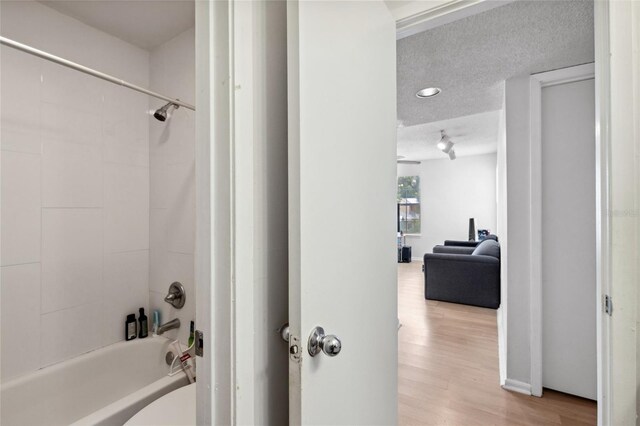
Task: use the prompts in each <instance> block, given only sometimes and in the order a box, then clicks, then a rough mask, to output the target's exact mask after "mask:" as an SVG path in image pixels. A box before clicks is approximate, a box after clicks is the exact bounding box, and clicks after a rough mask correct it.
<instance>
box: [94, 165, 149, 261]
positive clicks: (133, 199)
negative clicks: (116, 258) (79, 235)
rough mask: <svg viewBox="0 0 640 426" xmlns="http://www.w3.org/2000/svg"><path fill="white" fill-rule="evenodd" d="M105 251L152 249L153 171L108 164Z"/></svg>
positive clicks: (105, 190)
mask: <svg viewBox="0 0 640 426" xmlns="http://www.w3.org/2000/svg"><path fill="white" fill-rule="evenodd" d="M104 224H105V251H106V252H107V253H112V252H119V251H131V250H147V249H149V169H146V168H142V167H132V166H125V165H121V164H107V165H105V178H104Z"/></svg>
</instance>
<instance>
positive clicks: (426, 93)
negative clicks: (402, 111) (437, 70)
mask: <svg viewBox="0 0 640 426" xmlns="http://www.w3.org/2000/svg"><path fill="white" fill-rule="evenodd" d="M440 92H441V90H440V88H439V87H427V88H425V89H422V90H419V91H418V93H416V96H417V97H419V98H431V97H433V96H436V95H437V94H438V93H440Z"/></svg>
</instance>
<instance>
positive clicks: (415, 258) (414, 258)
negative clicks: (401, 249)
mask: <svg viewBox="0 0 640 426" xmlns="http://www.w3.org/2000/svg"><path fill="white" fill-rule="evenodd" d="M411 261H412V262H422V258H421V257H412V258H411Z"/></svg>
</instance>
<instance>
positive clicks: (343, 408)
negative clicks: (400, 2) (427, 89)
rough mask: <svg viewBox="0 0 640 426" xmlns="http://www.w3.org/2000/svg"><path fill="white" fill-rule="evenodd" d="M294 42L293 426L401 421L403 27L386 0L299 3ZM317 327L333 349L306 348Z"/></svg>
mask: <svg viewBox="0 0 640 426" xmlns="http://www.w3.org/2000/svg"><path fill="white" fill-rule="evenodd" d="M287 44H288V80H289V83H288V90H289V95H288V96H289V234H290V237H289V253H290V254H289V256H290V258H289V261H290V274H289V280H290V284H289V321H290V327H291V328H290V330H291V338H290V352H294V354H293V355H290V370H289V380H290V388H289V390H290V422H291V423H292V424H325V425H326V424H332V425H333V424H350V425H357V424H385V425H389V424H395V423H396V422H397V408H396V407H397V401H396V393H397V303H396V299H397V296H396V279H397V278H396V268H397V265H396V246H395V231H396V230H395V227H396V218H395V214H396V209H395V196H396V195H395V191H396V165H395V160H396V158H395V157H396V90H395V85H396V73H395V70H396V64H395V62H396V59H395V44H396V42H395V23H394V21H393V18H392V17H391V15H390V13H389V11H388V10H387V8H386V6H385V4H384V2H382V1H367V2H321V1H317V2H315V1H301V2H296V1H291V2H289V3H288V10H287ZM316 326H321V327H323V328H324V330H325V331H326V334H328V335H335V336H337V337H338V338H339V339H340V341H341V343H342V348H341V350H340V353H339V354H338V355H337V356H335V357H330V356H327V355H326V354H325V353H323V352H322V351H321V352H320V353H319V354H317V355H316V356H313V357H312V356H311V355H310V354H309V352H308V339H309V336H310V334H311V332H312V330H313V329H314V328H315V327H316ZM325 341H326V342H327V345H326V346H325V348H326V349H327V350H330V348H329V346H330V343H331V342H330V340H329V339H327V340H325Z"/></svg>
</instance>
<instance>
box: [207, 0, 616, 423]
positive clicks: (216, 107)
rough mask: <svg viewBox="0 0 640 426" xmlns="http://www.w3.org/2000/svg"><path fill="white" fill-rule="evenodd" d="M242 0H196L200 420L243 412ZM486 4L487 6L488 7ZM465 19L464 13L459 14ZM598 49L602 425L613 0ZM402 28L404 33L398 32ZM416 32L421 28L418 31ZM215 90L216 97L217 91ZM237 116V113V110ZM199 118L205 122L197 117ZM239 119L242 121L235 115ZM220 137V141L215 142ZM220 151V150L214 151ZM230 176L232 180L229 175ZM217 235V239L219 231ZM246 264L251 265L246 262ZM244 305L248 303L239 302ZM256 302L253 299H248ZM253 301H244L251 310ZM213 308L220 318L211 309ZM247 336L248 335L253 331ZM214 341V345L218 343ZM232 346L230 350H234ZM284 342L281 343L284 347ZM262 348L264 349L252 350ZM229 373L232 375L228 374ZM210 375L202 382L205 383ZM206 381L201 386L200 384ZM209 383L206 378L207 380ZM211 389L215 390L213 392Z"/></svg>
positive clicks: (426, 13) (432, 16)
mask: <svg viewBox="0 0 640 426" xmlns="http://www.w3.org/2000/svg"><path fill="white" fill-rule="evenodd" d="M235 2H236V1H235V0H226V1H213V0H208V1H204V2H196V52H197V55H198V56H199V59H197V64H198V67H197V72H198V70H199V71H200V72H199V73H198V74H197V75H196V82H197V102H196V105H197V119H196V120H197V121H196V153H197V155H196V193H197V199H198V201H197V212H196V224H197V229H198V232H197V239H196V247H197V250H196V252H197V255H196V288H197V292H198V302H197V318H198V321H197V322H198V324H199V325H198V327H199V329H201V330H203V331H204V332H205V354H207V353H209V354H210V358H209V359H207V358H206V355H205V358H204V359H202V360H201V361H204V362H200V363H199V371H198V374H199V375H200V377H203V376H206V377H208V378H210V381H209V383H210V384H211V385H210V387H208V388H205V389H204V391H201V390H200V389H201V388H202V386H200V385H199V386H198V396H197V418H198V424H213V423H216V424H218V423H220V424H230V423H232V424H235V423H236V418H235V415H233V413H234V412H236V411H239V409H240V405H236V404H240V401H241V400H242V399H240V400H239V399H238V398H237V397H236V386H233V385H232V384H233V382H234V379H232V377H233V376H232V372H233V371H237V370H236V367H237V362H238V360H237V359H236V357H237V354H236V353H235V351H234V348H235V341H236V339H239V340H241V339H242V337H243V336H245V335H246V333H247V332H248V330H247V329H246V328H242V327H238V324H235V322H233V321H232V320H234V315H233V313H234V312H235V306H236V304H237V303H238V300H239V299H238V298H239V297H244V296H246V297H249V296H248V295H246V294H245V295H244V296H243V293H242V292H240V293H237V291H236V290H237V288H236V286H237V283H236V282H235V281H234V280H233V279H232V265H233V257H234V255H233V253H235V250H236V246H235V239H234V230H233V228H232V220H233V219H232V206H231V203H232V200H235V201H240V200H244V201H250V200H249V198H246V197H251V196H252V195H251V194H248V193H246V192H243V193H240V192H238V191H237V188H235V187H234V185H233V183H232V182H233V179H232V175H231V170H232V168H233V167H235V166H237V160H238V158H237V157H233V156H232V155H231V153H232V152H235V147H234V141H233V137H232V133H233V132H232V130H231V126H232V124H231V123H232V115H233V114H232V112H231V109H232V107H231V105H233V97H234V90H233V88H234V85H233V84H232V77H231V75H232V73H231V70H232V58H231V53H230V50H231V49H236V51H238V49H250V46H244V47H238V46H236V45H235V44H234V41H235V40H234V34H233V31H232V29H231V28H230V27H232V23H231V22H232V17H233V10H232V9H233V8H232V7H231V6H232V5H233V4H234V3H235ZM482 3H485V1H483V0H474V1H465V0H452V1H448V2H441V3H438V4H436V5H434V4H430V3H428V2H424V6H422V7H423V9H422V10H421V11H419V12H418V13H415V14H412V15H407V16H402V17H400V18H398V17H396V23H397V28H398V38H401V37H403V36H407V35H410V34H409V33H408V32H407V30H408V29H410V28H412V27H413V28H414V30H415V29H416V28H417V26H418V25H424V24H425V23H427V24H429V22H430V23H431V24H434V23H436V22H440V23H442V22H443V21H441V20H443V19H451V17H452V16H454V15H453V14H454V13H456V12H458V13H459V12H460V11H461V10H463V9H465V8H468V10H467V12H470V11H472V13H470V14H474V13H477V11H475V10H474V9H473V7H474V6H475V7H480V6H478V5H481V4H482ZM482 7H486V4H485V5H483V6H482ZM456 19H459V18H456ZM594 21H595V51H596V58H595V59H596V61H595V66H596V71H595V79H596V128H597V131H596V149H597V157H596V163H597V164H596V166H597V171H596V172H597V179H598V181H597V182H596V188H597V203H598V206H597V208H598V217H599V222H598V230H597V241H598V249H599V251H598V256H597V268H598V269H597V270H598V276H597V287H598V291H599V293H598V306H597V307H596V309H597V315H598V326H597V327H598V330H597V333H598V346H599V350H598V424H610V422H611V401H610V399H609V397H608V395H610V388H611V382H610V372H611V359H610V355H611V353H610V334H611V331H610V321H608V317H605V316H604V315H602V311H601V305H600V301H601V294H604V293H605V292H608V291H610V278H609V277H610V264H611V259H610V247H611V237H610V230H609V229H610V218H609V216H608V209H609V200H610V189H609V173H610V158H609V155H610V154H609V153H610V145H611V136H610V109H611V106H610V102H611V93H610V84H611V79H610V63H609V61H608V57H609V54H610V48H609V36H610V28H609V0H601V1H596V2H595V16H594ZM401 30H403V31H404V32H403V33H401V32H400V31H401ZM416 32H417V31H416ZM214 53H215V54H214ZM214 95H215V96H214ZM236 114H237V112H236ZM198 118H199V119H198ZM236 118H239V117H238V116H236ZM214 140H215V143H214ZM215 154H218V155H215ZM225 179H226V180H225ZM214 235H215V239H214V238H213V236H214ZM246 266H247V265H245V267H246ZM240 303H242V302H240ZM249 305H250V303H249ZM247 307H248V305H247V304H245V305H244V308H245V309H246V308H247ZM213 309H215V315H212V314H211V311H212V310H213ZM247 337H248V336H247ZM214 340H215V341H216V345H213V344H212V342H213V341H214ZM230 348H231V350H229V349H230ZM284 348H285V346H283V351H284V350H286V349H284ZM253 349H254V350H257V349H258V348H253ZM224 372H227V373H224ZM206 381H207V379H205V380H204V381H202V382H206ZM202 382H201V383H202ZM203 384H204V383H203ZM212 388H214V389H215V391H212ZM232 419H233V421H232Z"/></svg>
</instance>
